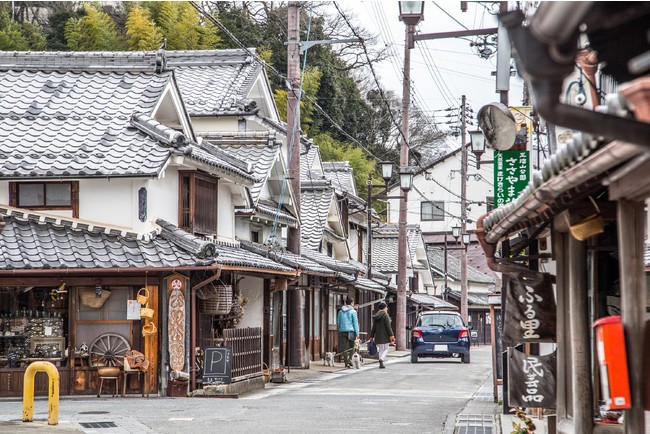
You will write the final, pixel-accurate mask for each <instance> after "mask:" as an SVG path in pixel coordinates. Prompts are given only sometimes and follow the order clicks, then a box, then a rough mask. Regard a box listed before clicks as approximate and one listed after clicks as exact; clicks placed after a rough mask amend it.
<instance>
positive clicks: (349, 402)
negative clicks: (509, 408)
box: [0, 347, 491, 434]
mask: <svg viewBox="0 0 650 434" xmlns="http://www.w3.org/2000/svg"><path fill="white" fill-rule="evenodd" d="M490 371H491V359H490V348H489V347H475V348H473V349H472V363H471V364H469V365H466V364H462V363H460V362H459V361H457V360H456V359H453V360H445V359H441V360H431V361H421V362H420V363H417V364H411V363H410V359H409V358H408V357H403V358H399V359H392V360H391V361H389V362H388V364H387V369H381V370H380V369H378V367H377V364H376V363H375V364H370V365H366V366H364V367H363V368H362V369H361V370H342V371H338V372H334V373H326V374H322V375H319V376H317V377H313V378H306V379H303V380H301V381H294V382H291V383H286V384H269V385H267V388H266V389H265V390H263V391H259V392H255V393H252V394H249V395H247V396H244V397H241V398H239V399H223V398H221V399H220V398H173V399H172V398H149V399H146V398H144V399H143V398H138V397H135V396H132V397H127V398H126V399H121V398H118V399H114V398H101V399H98V398H94V397H92V398H91V397H84V398H66V399H62V400H61V405H60V408H61V409H60V418H59V419H60V421H61V425H65V426H69V427H71V428H73V427H81V426H83V424H87V423H91V422H112V423H113V424H114V425H116V426H115V427H113V428H100V427H89V426H88V425H86V426H85V427H84V428H83V431H85V432H86V433H100V434H103V433H120V434H121V433H132V434H139V433H147V432H155V433H161V434H165V433H181V432H182V433H188V432H196V433H209V432H217V431H218V432H220V433H257V432H265V433H280V432H281V433H288V432H289V433H307V432H308V433H328V434H329V433H332V432H381V433H433V434H441V433H443V432H453V429H452V428H451V426H453V423H454V420H455V415H456V414H458V413H459V412H460V411H461V410H462V409H463V407H464V406H465V404H466V403H467V401H468V400H469V399H470V398H471V397H472V395H473V394H474V393H475V392H476V391H477V389H478V388H479V387H480V386H481V384H483V382H484V381H485V379H486V378H487V377H488V376H489V374H490ZM46 410H47V409H46V402H45V401H37V403H36V407H35V412H36V414H35V419H36V420H38V419H41V420H45V419H47V414H46ZM21 411H22V404H21V403H20V402H16V401H5V402H2V403H0V421H2V420H4V421H8V420H19V419H20V416H21ZM445 424H447V429H446V430H445ZM450 425H451V426H450ZM5 428H7V426H6V425H5ZM0 431H2V425H0ZM12 431H13V432H17V431H15V429H12Z"/></svg>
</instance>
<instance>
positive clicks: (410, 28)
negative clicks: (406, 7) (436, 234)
mask: <svg viewBox="0 0 650 434" xmlns="http://www.w3.org/2000/svg"><path fill="white" fill-rule="evenodd" d="M414 33H415V25H414V24H406V46H405V48H404V83H403V86H402V143H401V146H400V150H399V165H400V172H401V171H402V170H405V169H406V168H407V167H408V165H409V148H408V141H409V106H410V105H411V48H413V44H414V42H413V34H414ZM407 208H408V193H407V192H406V191H404V190H402V194H401V198H400V200H399V221H398V238H397V252H398V257H397V312H395V322H396V330H397V333H396V335H395V345H396V349H397V350H398V351H404V350H406V333H405V332H404V331H405V330H406V255H407V253H406V252H407V244H406V218H407V214H406V211H407Z"/></svg>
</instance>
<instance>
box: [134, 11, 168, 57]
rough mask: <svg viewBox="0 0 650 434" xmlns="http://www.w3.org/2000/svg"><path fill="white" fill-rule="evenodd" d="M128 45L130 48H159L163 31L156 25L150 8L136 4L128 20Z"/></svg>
mask: <svg viewBox="0 0 650 434" xmlns="http://www.w3.org/2000/svg"><path fill="white" fill-rule="evenodd" d="M126 36H127V40H126V45H127V48H128V49H129V50H135V51H149V50H157V49H158V48H160V45H161V44H162V41H163V35H162V32H161V31H160V30H159V29H158V28H157V27H156V24H155V23H154V21H153V20H152V19H151V14H150V13H149V11H148V10H146V9H144V8H142V7H140V6H137V5H136V6H135V7H133V8H132V9H131V11H130V12H129V15H128V18H127V20H126Z"/></svg>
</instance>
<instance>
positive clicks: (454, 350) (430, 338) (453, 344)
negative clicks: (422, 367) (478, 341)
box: [409, 311, 470, 363]
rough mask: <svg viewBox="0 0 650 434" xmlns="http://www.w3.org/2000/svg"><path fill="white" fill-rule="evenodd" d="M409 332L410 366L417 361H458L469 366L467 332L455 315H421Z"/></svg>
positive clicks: (433, 313) (435, 312)
mask: <svg viewBox="0 0 650 434" xmlns="http://www.w3.org/2000/svg"><path fill="white" fill-rule="evenodd" d="M409 329H410V330H411V363H417V362H418V359H419V358H420V357H436V358H438V357H440V358H443V357H460V361H461V362H463V363H469V349H470V342H469V330H468V328H467V327H466V326H465V324H464V323H463V319H462V318H461V316H460V315H459V314H457V313H455V312H440V311H432V312H423V313H422V314H420V316H419V317H418V320H417V322H416V323H415V327H413V328H410V327H409Z"/></svg>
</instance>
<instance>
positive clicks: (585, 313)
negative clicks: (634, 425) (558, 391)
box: [566, 236, 594, 434]
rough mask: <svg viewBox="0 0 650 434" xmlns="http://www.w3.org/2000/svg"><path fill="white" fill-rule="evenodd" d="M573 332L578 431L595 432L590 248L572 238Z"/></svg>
mask: <svg viewBox="0 0 650 434" xmlns="http://www.w3.org/2000/svg"><path fill="white" fill-rule="evenodd" d="M566 289H568V290H569V305H570V307H569V322H570V327H571V331H570V333H569V336H570V337H569V339H570V346H571V360H572V362H573V375H572V377H571V388H572V390H573V420H574V421H575V432H577V433H581V434H591V432H592V431H593V426H594V416H593V411H592V408H591V403H592V387H591V345H590V336H591V327H590V324H589V295H588V288H587V249H586V246H585V243H584V242H582V241H578V240H576V239H575V238H573V237H572V236H571V237H569V287H568V288H566Z"/></svg>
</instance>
